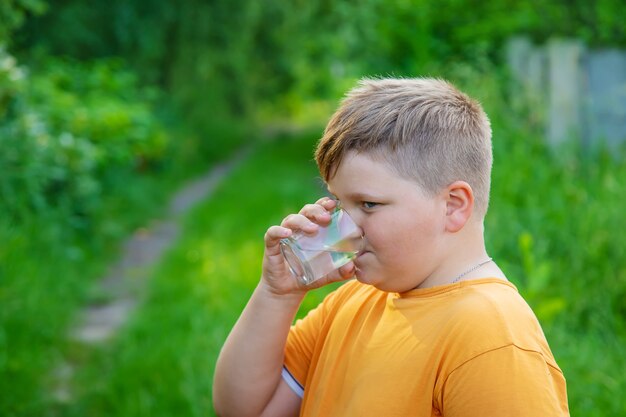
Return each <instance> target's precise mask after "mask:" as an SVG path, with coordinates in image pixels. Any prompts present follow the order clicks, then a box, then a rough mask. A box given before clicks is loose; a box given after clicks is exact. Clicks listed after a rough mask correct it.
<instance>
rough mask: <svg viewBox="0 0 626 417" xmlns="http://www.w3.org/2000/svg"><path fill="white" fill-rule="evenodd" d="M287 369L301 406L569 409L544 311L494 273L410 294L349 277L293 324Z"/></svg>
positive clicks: (381, 411)
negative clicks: (537, 314) (537, 310)
mask: <svg viewBox="0 0 626 417" xmlns="http://www.w3.org/2000/svg"><path fill="white" fill-rule="evenodd" d="M283 377H284V378H285V380H286V381H287V383H288V384H289V385H290V386H291V387H292V388H293V389H294V390H295V391H296V392H298V391H300V394H303V401H302V408H301V412H300V415H301V416H316V417H322V416H323V417H333V416H337V417H351V416H354V417H368V416H372V417H393V416H402V417H407V416H424V417H426V416H440V415H444V416H446V417H447V416H471V417H476V416H532V417H537V416H543V417H545V416H567V415H569V411H568V405H567V393H566V388H565V378H564V377H563V373H562V372H561V370H560V369H559V367H558V365H557V364H556V362H555V360H554V357H553V356H552V353H551V352H550V348H549V347H548V343H547V341H546V339H545V336H544V334H543V331H542V330H541V327H540V325H539V322H538V321H537V318H536V317H535V315H534V314H533V312H532V311H531V309H530V307H529V306H528V305H527V304H526V302H525V301H524V300H523V299H522V297H521V296H520V295H519V293H518V292H517V289H516V288H515V286H514V285H512V284H510V283H508V282H506V281H502V280H499V279H495V278H485V279H480V280H471V281H465V282H460V283H457V284H451V285H444V286H439V287H433V288H427V289H418V290H412V291H409V292H406V293H402V294H398V293H387V292H383V291H380V290H378V289H376V288H374V287H372V286H369V285H364V284H361V283H359V282H357V281H351V282H348V283H346V284H345V285H343V286H342V287H340V288H339V289H338V290H336V291H335V292H333V293H331V294H330V295H328V296H327V297H326V299H325V300H324V301H323V302H322V303H321V304H320V305H319V306H318V307H317V308H315V309H314V310H311V311H310V312H309V314H308V315H307V316H306V317H305V318H304V319H303V320H298V321H297V322H296V324H295V325H294V326H293V327H292V328H291V331H290V333H289V337H288V340H287V347H286V351H285V369H284V371H283ZM302 390H303V392H302Z"/></svg>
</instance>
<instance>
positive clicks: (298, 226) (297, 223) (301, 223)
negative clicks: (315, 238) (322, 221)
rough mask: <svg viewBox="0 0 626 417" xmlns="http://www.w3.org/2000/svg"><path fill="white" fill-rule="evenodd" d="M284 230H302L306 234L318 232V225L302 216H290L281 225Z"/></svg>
mask: <svg viewBox="0 0 626 417" xmlns="http://www.w3.org/2000/svg"><path fill="white" fill-rule="evenodd" d="M280 225H281V226H282V227H284V228H289V229H291V230H302V231H303V232H305V233H313V232H315V231H317V228H318V225H317V224H315V223H313V222H312V221H311V220H309V219H308V218H307V217H306V216H304V215H302V214H290V215H289V216H287V217H285V219H284V220H283V221H282V223H281V224H280Z"/></svg>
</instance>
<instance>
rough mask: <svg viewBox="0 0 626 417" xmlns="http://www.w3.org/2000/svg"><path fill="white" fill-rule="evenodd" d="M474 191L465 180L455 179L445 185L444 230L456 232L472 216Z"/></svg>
mask: <svg viewBox="0 0 626 417" xmlns="http://www.w3.org/2000/svg"><path fill="white" fill-rule="evenodd" d="M473 211H474V191H473V190H472V187H471V186H470V185H469V184H468V183H466V182H465V181H455V182H453V183H452V184H450V185H448V187H446V230H447V231H448V232H452V233H455V232H458V231H459V230H461V229H462V228H463V227H464V226H465V224H466V223H467V221H468V220H469V219H470V217H472V212H473Z"/></svg>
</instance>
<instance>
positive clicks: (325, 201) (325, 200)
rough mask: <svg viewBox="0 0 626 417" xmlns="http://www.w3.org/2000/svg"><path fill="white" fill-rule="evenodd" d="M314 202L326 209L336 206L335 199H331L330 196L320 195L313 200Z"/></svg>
mask: <svg viewBox="0 0 626 417" xmlns="http://www.w3.org/2000/svg"><path fill="white" fill-rule="evenodd" d="M315 204H319V205H320V206H322V207H324V208H325V209H326V210H332V209H334V208H335V207H337V200H333V199H332V198H330V197H322V198H320V199H319V200H317V201H316V202H315Z"/></svg>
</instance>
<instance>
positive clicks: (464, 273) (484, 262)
mask: <svg viewBox="0 0 626 417" xmlns="http://www.w3.org/2000/svg"><path fill="white" fill-rule="evenodd" d="M491 261H492V259H491V258H489V259H487V260H486V261H482V262H481V263H479V264H476V265H474V266H473V267H471V268H470V269H468V270H467V271H465V272H463V273H462V274H460V275H458V276H457V277H456V278H454V280H453V281H452V284H454V283H455V282H459V280H460V279H461V278H463V277H464V276H465V275H467V274H469V273H470V272H472V271H475V270H477V269H478V268H480V267H481V266H483V265H485V264H488V263H489V262H491Z"/></svg>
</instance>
